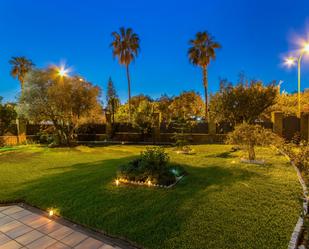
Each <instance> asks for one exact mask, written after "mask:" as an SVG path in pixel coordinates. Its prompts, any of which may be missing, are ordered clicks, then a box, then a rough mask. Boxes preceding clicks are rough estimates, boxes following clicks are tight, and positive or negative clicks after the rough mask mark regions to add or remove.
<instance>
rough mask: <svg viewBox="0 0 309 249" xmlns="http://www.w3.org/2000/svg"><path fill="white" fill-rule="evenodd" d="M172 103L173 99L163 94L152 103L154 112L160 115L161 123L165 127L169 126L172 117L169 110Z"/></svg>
mask: <svg viewBox="0 0 309 249" xmlns="http://www.w3.org/2000/svg"><path fill="white" fill-rule="evenodd" d="M172 102H173V98H171V97H169V96H167V95H166V94H164V95H162V96H161V97H160V98H158V99H157V100H156V101H155V103H154V108H155V111H157V112H159V113H160V114H161V121H162V123H163V124H165V125H166V126H168V125H169V124H170V122H171V119H172V115H171V112H170V109H169V108H170V105H171V104H172Z"/></svg>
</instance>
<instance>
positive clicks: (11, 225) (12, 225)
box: [0, 220, 22, 233]
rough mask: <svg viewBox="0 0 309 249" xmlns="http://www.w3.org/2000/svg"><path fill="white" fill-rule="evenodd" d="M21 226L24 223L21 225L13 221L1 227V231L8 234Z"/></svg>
mask: <svg viewBox="0 0 309 249" xmlns="http://www.w3.org/2000/svg"><path fill="white" fill-rule="evenodd" d="M21 224H22V223H20V222H19V221H17V220H13V221H11V222H9V223H6V224H4V225H1V226H0V231H1V232H3V233H6V232H8V231H10V230H11V229H14V228H16V227H18V226H20V225H21Z"/></svg>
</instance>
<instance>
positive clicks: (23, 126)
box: [16, 118, 27, 144]
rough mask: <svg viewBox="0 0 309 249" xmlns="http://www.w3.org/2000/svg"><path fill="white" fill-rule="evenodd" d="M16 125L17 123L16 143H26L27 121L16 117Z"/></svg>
mask: <svg viewBox="0 0 309 249" xmlns="http://www.w3.org/2000/svg"><path fill="white" fill-rule="evenodd" d="M16 125H17V143H18V144H23V143H26V142H27V138H26V130H27V121H26V120H25V119H23V118H18V119H16Z"/></svg>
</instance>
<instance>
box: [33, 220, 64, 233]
mask: <svg viewBox="0 0 309 249" xmlns="http://www.w3.org/2000/svg"><path fill="white" fill-rule="evenodd" d="M61 227H63V226H62V225H60V224H59V223H57V222H55V221H51V222H48V223H47V224H45V225H43V226H41V227H38V228H37V230H39V231H40V232H41V233H46V234H49V233H52V232H54V231H56V230H58V229H59V228H61Z"/></svg>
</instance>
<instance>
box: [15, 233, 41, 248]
mask: <svg viewBox="0 0 309 249" xmlns="http://www.w3.org/2000/svg"><path fill="white" fill-rule="evenodd" d="M43 236H44V234H43V233H40V232H38V231H36V230H33V231H31V232H29V233H26V234H24V235H22V236H19V237H17V238H16V239H15V240H16V241H17V242H18V243H20V244H22V245H24V246H25V245H28V244H30V243H31V242H33V241H35V240H37V239H39V238H41V237H43Z"/></svg>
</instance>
